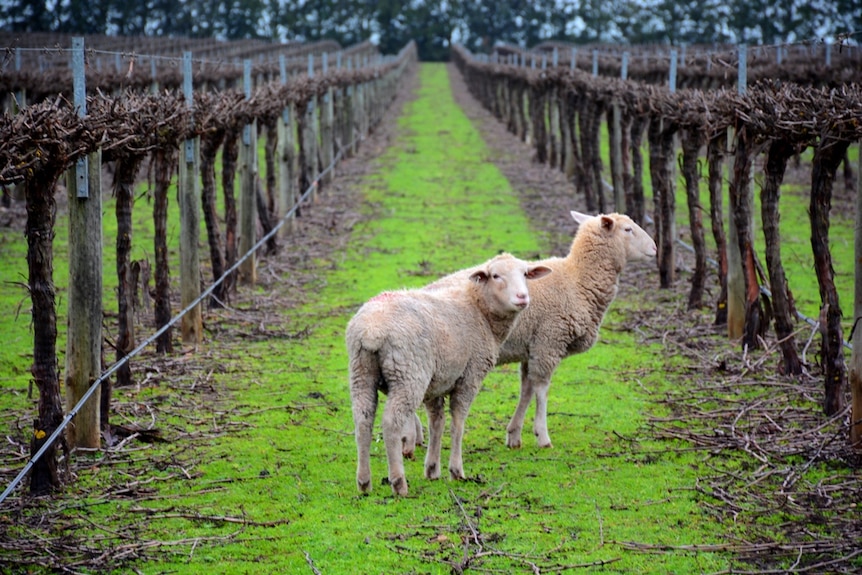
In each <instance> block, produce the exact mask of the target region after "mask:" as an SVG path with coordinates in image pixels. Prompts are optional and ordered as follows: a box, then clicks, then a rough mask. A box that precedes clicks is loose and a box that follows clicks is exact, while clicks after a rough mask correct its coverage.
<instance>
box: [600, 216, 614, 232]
mask: <svg viewBox="0 0 862 575" xmlns="http://www.w3.org/2000/svg"><path fill="white" fill-rule="evenodd" d="M615 224H616V222H615V221H614V219H613V218H612V217H610V216H602V229H603V230H608V231H610V230H612V229H614V225H615Z"/></svg>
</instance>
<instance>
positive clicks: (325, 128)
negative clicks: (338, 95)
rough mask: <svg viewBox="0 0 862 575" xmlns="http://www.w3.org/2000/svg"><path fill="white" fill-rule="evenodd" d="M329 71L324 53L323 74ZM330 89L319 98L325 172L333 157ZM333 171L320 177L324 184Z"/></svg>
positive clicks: (322, 159)
mask: <svg viewBox="0 0 862 575" xmlns="http://www.w3.org/2000/svg"><path fill="white" fill-rule="evenodd" d="M328 71H329V58H328V55H327V54H326V53H324V54H323V74H324V75H326V73H327V72H328ZM332 98H333V95H332V88H328V89H327V90H326V92H324V93H323V95H321V96H320V145H321V149H320V163H321V164H323V166H322V168H323V169H324V170H325V169H327V168H329V167H330V164H332V160H333V158H334V157H335V154H334V153H333V148H334V146H333V130H332V114H333V109H332V105H333V103H332ZM334 171H335V170H332V169H330V170H328V171H327V172H326V173H325V174H324V175H323V177H322V181H323V183H324V184H327V183H329V182H331V181H332V178H333V176H334Z"/></svg>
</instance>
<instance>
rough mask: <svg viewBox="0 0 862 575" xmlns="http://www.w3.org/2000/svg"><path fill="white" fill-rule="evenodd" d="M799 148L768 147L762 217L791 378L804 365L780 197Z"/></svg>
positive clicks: (785, 367)
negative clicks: (789, 281) (785, 257)
mask: <svg viewBox="0 0 862 575" xmlns="http://www.w3.org/2000/svg"><path fill="white" fill-rule="evenodd" d="M795 153H796V148H795V146H793V145H792V144H790V143H789V142H788V141H787V140H784V139H779V140H773V141H772V142H770V144H769V149H768V150H767V153H766V163H765V166H764V175H765V179H764V182H763V189H762V190H761V193H760V213H761V220H762V222H763V236H764V239H765V240H766V267H767V269H768V270H769V288H770V290H771V291H772V313H773V316H774V318H775V335H776V337H777V338H778V345H779V347H780V349H781V357H782V371H783V372H784V373H785V374H788V375H799V374H800V373H802V361H801V360H800V359H799V352H798V351H797V349H796V339H795V338H794V337H793V315H794V311H795V310H794V309H793V298H792V296H791V295H790V288H789V286H788V285H787V277H786V276H785V274H784V265H783V264H782V262H781V233H780V231H779V226H778V223H779V220H780V213H779V210H778V201H779V199H780V197H781V182H782V181H783V180H784V172H785V170H786V169H787V161H788V160H789V159H790V157H791V156H793V154H795Z"/></svg>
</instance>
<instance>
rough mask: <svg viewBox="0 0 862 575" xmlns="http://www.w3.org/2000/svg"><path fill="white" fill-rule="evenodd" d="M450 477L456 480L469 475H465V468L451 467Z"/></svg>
mask: <svg viewBox="0 0 862 575" xmlns="http://www.w3.org/2000/svg"><path fill="white" fill-rule="evenodd" d="M449 478H450V479H454V480H456V481H464V480H465V479H467V477H466V476H465V475H464V470H463V469H452V468H449Z"/></svg>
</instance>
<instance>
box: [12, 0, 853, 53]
mask: <svg viewBox="0 0 862 575" xmlns="http://www.w3.org/2000/svg"><path fill="white" fill-rule="evenodd" d="M0 28H3V29H5V30H7V31H20V32H34V31H42V32H65V33H73V34H110V35H125V36H134V35H148V36H188V37H201V38H220V39H224V40H237V39H248V38H258V39H271V40H278V41H300V42H311V41H317V40H335V41H337V42H339V43H340V44H341V45H342V46H350V45H353V44H356V43H358V42H361V41H364V40H368V39H371V40H373V41H374V42H376V43H377V44H379V46H380V50H381V51H382V52H383V53H396V52H397V51H398V50H399V49H400V48H401V47H402V46H404V45H405V44H407V42H409V41H410V40H415V41H416V43H417V46H418V48H419V55H420V57H421V58H422V59H424V60H443V59H447V58H448V57H449V47H450V46H451V44H452V43H458V44H462V45H464V46H466V47H467V48H468V49H470V50H471V51H473V52H489V51H491V50H492V49H493V46H494V45H496V44H498V43H508V44H516V45H519V46H522V47H526V48H529V47H532V46H534V45H536V44H537V43H539V42H543V41H548V40H555V41H564V42H572V43H578V44H595V43H614V44H646V43H658V44H671V45H682V44H710V43H747V44H778V43H785V42H800V41H805V40H813V39H827V40H830V39H831V40H833V41H837V40H840V39H843V38H848V37H849V38H850V39H851V40H852V41H854V42H856V43H858V42H859V40H860V37H862V4H860V3H859V1H858V0H821V1H819V2H810V1H809V0H786V1H783V2H779V1H776V0H530V1H527V0H415V1H412V2H402V1H400V0H380V1H377V2H371V1H369V0H145V1H143V2H128V1H125V0H122V1H121V0H88V1H82V0H66V1H58V0H0ZM856 31H859V34H856V33H855V32H856Z"/></svg>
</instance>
